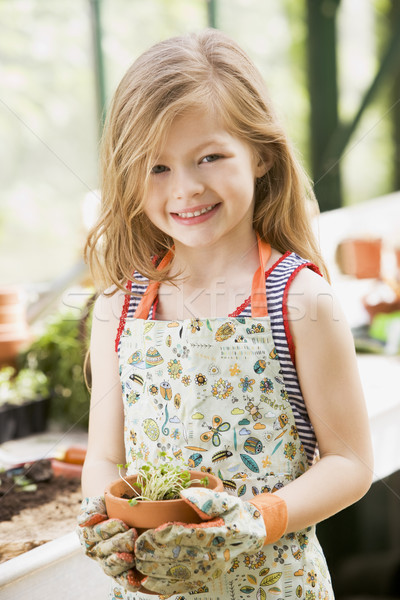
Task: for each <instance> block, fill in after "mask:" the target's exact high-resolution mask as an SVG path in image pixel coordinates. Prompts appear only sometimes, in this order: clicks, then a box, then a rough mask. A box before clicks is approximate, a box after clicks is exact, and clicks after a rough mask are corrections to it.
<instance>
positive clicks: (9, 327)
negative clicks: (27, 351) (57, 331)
mask: <svg viewBox="0 0 400 600" xmlns="http://www.w3.org/2000/svg"><path fill="white" fill-rule="evenodd" d="M30 340H31V337H30V332H29V327H28V324H27V321H26V306H25V300H24V294H23V289H22V287H19V286H1V287H0V366H1V365H3V364H11V365H14V364H15V358H16V356H17V354H18V353H19V352H20V351H21V350H22V348H23V347H24V346H25V345H26V344H27V343H28V342H29V341H30Z"/></svg>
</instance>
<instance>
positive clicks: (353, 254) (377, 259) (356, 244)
mask: <svg viewBox="0 0 400 600" xmlns="http://www.w3.org/2000/svg"><path fill="white" fill-rule="evenodd" d="M381 250H382V240H380V239H348V240H343V241H342V242H341V243H340V244H339V245H338V248H337V252H336V259H337V263H338V265H339V268H340V270H341V271H342V273H344V274H345V275H352V276H353V277H357V279H367V278H376V279H377V278H379V276H380V273H381Z"/></svg>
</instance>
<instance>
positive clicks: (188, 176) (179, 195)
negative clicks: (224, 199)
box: [171, 169, 204, 200]
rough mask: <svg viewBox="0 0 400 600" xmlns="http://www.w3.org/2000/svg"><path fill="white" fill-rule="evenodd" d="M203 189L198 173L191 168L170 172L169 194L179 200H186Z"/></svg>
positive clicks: (197, 194)
mask: <svg viewBox="0 0 400 600" xmlns="http://www.w3.org/2000/svg"><path fill="white" fill-rule="evenodd" d="M203 191H204V184H203V182H202V181H201V178H200V176H199V175H198V174H196V173H194V172H193V170H191V169H179V170H178V169H177V170H175V171H174V172H173V173H172V178H171V194H172V196H173V197H174V198H176V199H179V200H187V199H190V198H193V197H194V196H200V195H201V194H202V193H203Z"/></svg>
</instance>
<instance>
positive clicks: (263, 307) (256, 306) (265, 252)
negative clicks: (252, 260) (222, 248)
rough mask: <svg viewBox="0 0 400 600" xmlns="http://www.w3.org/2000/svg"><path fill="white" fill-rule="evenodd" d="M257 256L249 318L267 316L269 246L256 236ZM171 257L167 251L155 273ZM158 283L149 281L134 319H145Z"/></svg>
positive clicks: (170, 251) (155, 295) (171, 252)
mask: <svg viewBox="0 0 400 600" xmlns="http://www.w3.org/2000/svg"><path fill="white" fill-rule="evenodd" d="M257 243H258V254H259V258H260V266H259V267H258V269H257V271H256V272H255V273H254V277H253V283H252V286H251V316H252V317H266V316H267V315H268V308H267V296H266V292H265V267H266V264H267V262H268V260H269V258H270V256H271V246H270V245H269V244H267V243H266V242H264V241H262V240H261V239H260V237H259V235H258V234H257ZM172 257H173V251H172V250H168V252H167V254H166V255H165V256H164V258H163V259H162V261H161V262H160V264H159V265H158V267H157V271H161V269H163V268H164V267H165V266H166V265H167V264H168V263H169V262H170V261H171V260H172ZM159 287H160V282H159V281H151V282H150V283H149V285H148V287H147V290H146V291H145V293H144V294H143V297H142V299H141V301H140V302H139V305H138V307H137V309H136V311H135V314H134V318H135V319H147V318H148V315H149V312H150V308H151V306H152V304H153V302H154V300H155V299H156V297H157V293H158V288H159Z"/></svg>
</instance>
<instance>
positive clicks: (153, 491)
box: [118, 452, 208, 506]
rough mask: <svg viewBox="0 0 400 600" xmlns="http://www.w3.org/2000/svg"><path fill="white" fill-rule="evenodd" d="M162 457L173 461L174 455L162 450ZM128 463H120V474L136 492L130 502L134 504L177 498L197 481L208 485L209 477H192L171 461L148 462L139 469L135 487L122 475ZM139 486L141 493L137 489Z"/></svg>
mask: <svg viewBox="0 0 400 600" xmlns="http://www.w3.org/2000/svg"><path fill="white" fill-rule="evenodd" d="M159 456H160V458H161V459H164V460H167V461H172V460H173V459H172V457H171V456H168V455H167V454H166V452H160V453H159ZM128 466H129V463H128V464H126V465H118V469H119V476H120V477H121V479H123V481H125V483H126V484H127V485H128V486H129V488H130V489H131V490H132V492H133V493H134V494H135V496H136V497H135V498H131V499H130V500H129V504H130V505H131V506H134V505H135V504H137V502H138V500H147V501H154V500H175V499H177V498H179V497H180V496H179V494H180V492H181V491H182V490H185V489H187V488H188V487H190V486H191V485H193V484H195V483H199V484H200V485H204V486H207V485H208V477H203V478H202V479H190V471H189V470H188V469H182V468H181V467H179V466H176V465H173V464H172V463H171V462H163V463H160V464H157V465H153V464H146V465H143V466H142V467H140V468H139V469H138V475H137V480H136V483H135V487H134V486H132V485H131V484H130V483H129V481H127V479H126V478H125V477H124V476H123V475H122V473H121V469H123V468H125V469H126V468H128ZM135 488H138V489H139V490H140V493H139V492H138V491H137V489H135Z"/></svg>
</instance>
